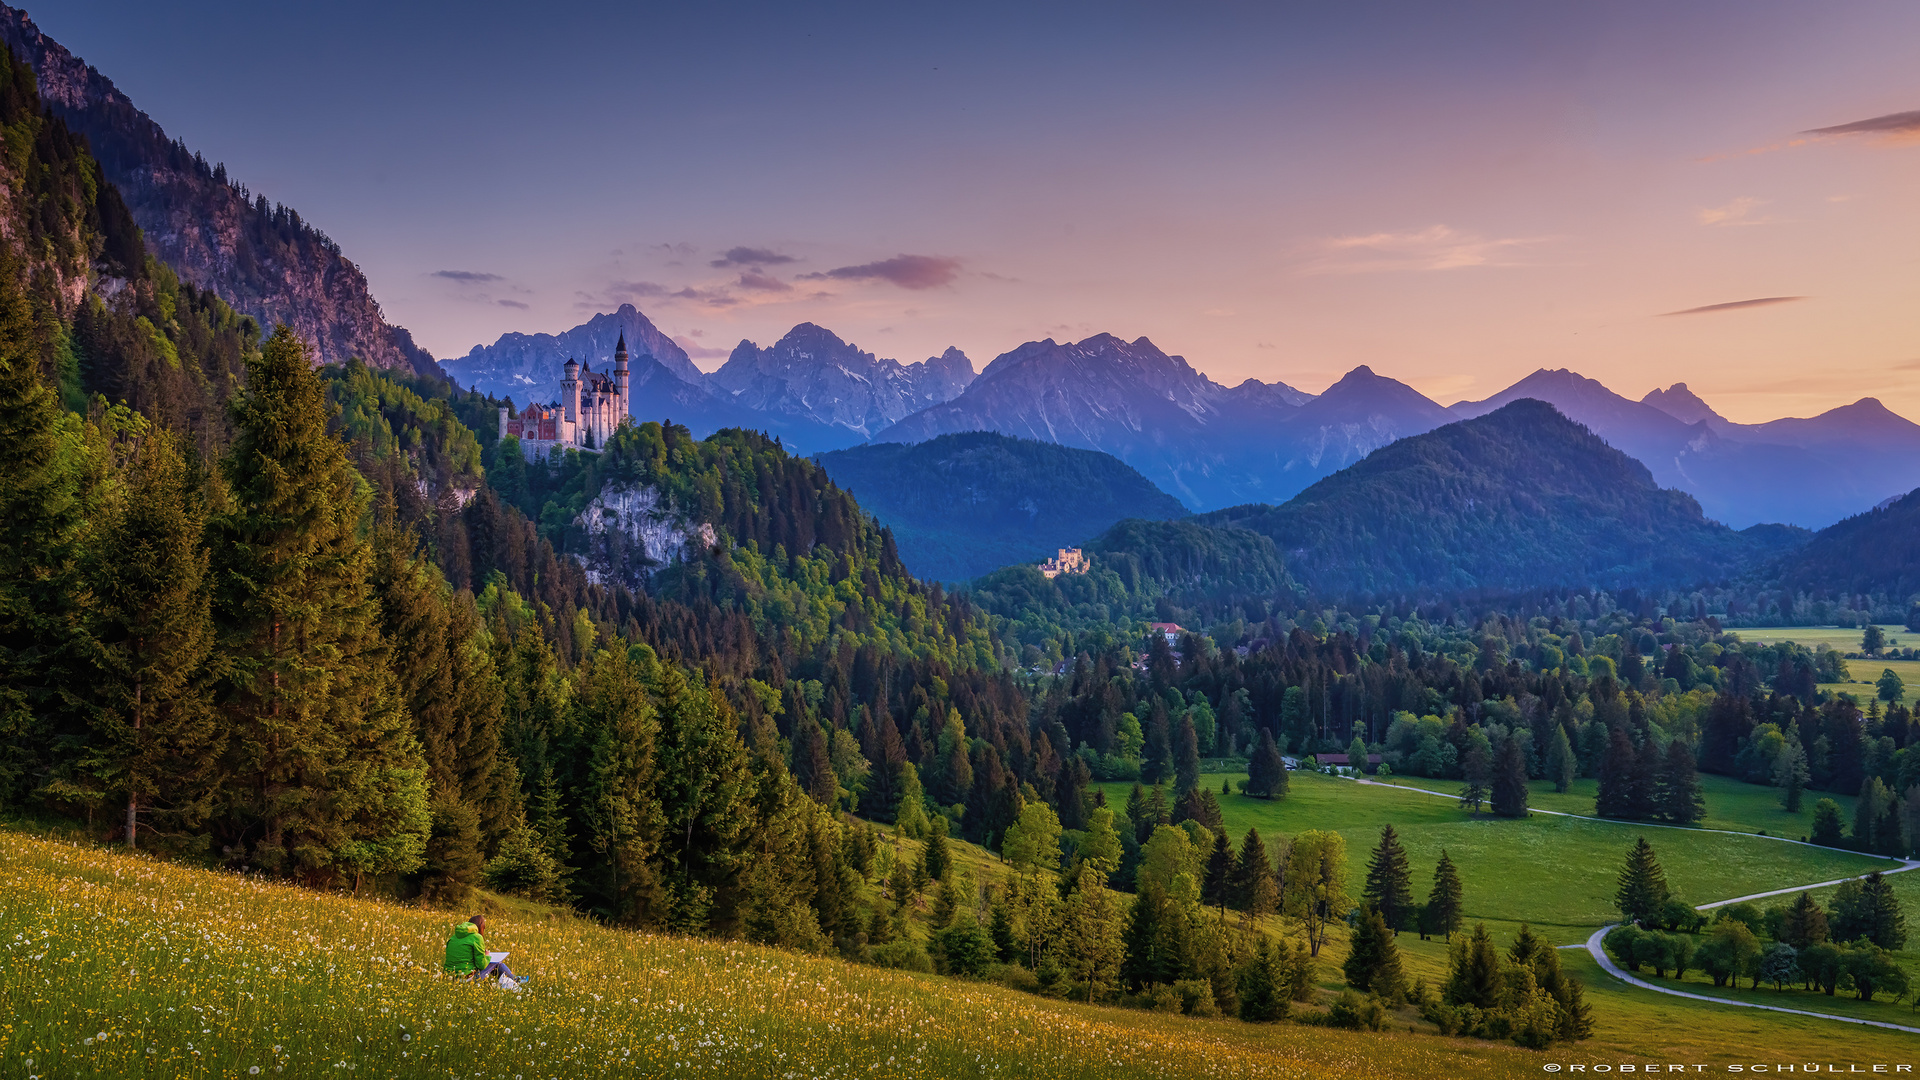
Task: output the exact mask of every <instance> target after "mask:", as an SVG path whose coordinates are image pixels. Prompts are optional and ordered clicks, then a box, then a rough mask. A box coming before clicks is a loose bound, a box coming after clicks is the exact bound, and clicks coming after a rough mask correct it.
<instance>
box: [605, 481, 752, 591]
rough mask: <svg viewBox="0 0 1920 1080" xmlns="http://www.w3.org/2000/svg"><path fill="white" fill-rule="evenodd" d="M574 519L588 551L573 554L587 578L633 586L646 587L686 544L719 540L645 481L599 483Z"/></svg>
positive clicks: (710, 528)
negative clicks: (637, 483)
mask: <svg viewBox="0 0 1920 1080" xmlns="http://www.w3.org/2000/svg"><path fill="white" fill-rule="evenodd" d="M574 523H575V524H576V525H578V526H580V527H581V528H582V529H583V530H585V532H586V535H587V550H586V551H585V552H584V553H579V554H576V555H575V556H574V557H575V558H576V559H579V560H580V564H581V565H582V566H584V567H586V571H587V580H589V581H591V582H593V583H595V584H602V583H608V582H616V583H619V584H621V585H625V586H626V587H628V588H630V589H634V590H636V591H644V590H645V589H646V587H647V579H648V578H649V577H651V576H652V575H653V574H654V573H655V572H656V571H659V570H661V569H663V568H665V567H666V566H667V565H669V564H671V563H672V562H674V561H675V560H677V559H681V558H684V557H685V556H686V555H687V553H688V551H689V549H693V550H699V549H700V548H703V547H712V546H713V545H714V544H715V543H716V542H718V536H717V534H716V533H715V532H714V531H713V526H712V525H709V524H707V523H706V522H698V523H694V522H689V521H687V520H686V519H685V518H684V517H682V516H681V515H680V514H678V513H676V512H675V511H674V509H673V507H672V506H670V505H669V504H668V502H667V500H666V499H665V498H664V497H662V495H661V494H660V491H659V490H658V489H657V488H653V487H646V486H629V485H609V486H607V487H606V488H603V489H602V490H601V492H600V494H598V495H596V496H594V499H593V501H592V502H590V503H588V504H587V507H586V509H585V510H583V511H581V513H580V516H579V517H578V518H576V519H575V521H574Z"/></svg>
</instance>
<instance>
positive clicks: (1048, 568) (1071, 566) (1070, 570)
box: [1040, 548, 1088, 579]
mask: <svg viewBox="0 0 1920 1080" xmlns="http://www.w3.org/2000/svg"><path fill="white" fill-rule="evenodd" d="M1087 566H1088V563H1087V557H1086V556H1085V555H1084V554H1081V551H1080V549H1079V548H1061V549H1060V553H1059V554H1058V555H1055V556H1054V557H1053V558H1051V559H1048V560H1047V561H1046V562H1043V563H1041V564H1040V574H1041V576H1043V577H1046V578H1050V579H1051V578H1056V577H1059V576H1060V575H1061V574H1084V573H1086V572H1087Z"/></svg>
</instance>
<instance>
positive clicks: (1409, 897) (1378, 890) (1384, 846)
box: [1360, 824, 1413, 989]
mask: <svg viewBox="0 0 1920 1080" xmlns="http://www.w3.org/2000/svg"><path fill="white" fill-rule="evenodd" d="M1360 895H1361V898H1362V899H1364V900H1365V901H1366V902H1367V903H1369V904H1371V905H1372V906H1373V909H1374V910H1375V911H1377V912H1379V913H1380V917H1381V918H1382V919H1384V920H1386V924H1387V929H1389V930H1392V931H1393V932H1394V933H1396V934H1397V933H1399V932H1400V931H1402V930H1408V929H1412V928H1413V872H1412V871H1411V870H1410V869H1409V868H1408V866H1407V850H1406V848H1404V847H1401V846H1400V836H1399V834H1398V833H1396V832H1394V831H1393V826H1392V825H1391V824H1388V825H1386V826H1385V827H1383V828H1382V829H1381V830H1380V842H1379V843H1378V844H1376V845H1374V849H1373V855H1372V856H1371V857H1370V858H1369V859H1368V860H1367V884H1366V887H1365V888H1364V889H1362V890H1361V893H1360ZM1362 989H1364V987H1363V988H1362Z"/></svg>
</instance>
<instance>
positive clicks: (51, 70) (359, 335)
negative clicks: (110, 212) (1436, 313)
mask: <svg viewBox="0 0 1920 1080" xmlns="http://www.w3.org/2000/svg"><path fill="white" fill-rule="evenodd" d="M0 42H4V44H5V45H6V46H8V47H9V48H10V49H12V50H13V51H14V52H15V53H16V55H18V56H20V57H22V58H23V59H25V60H26V61H27V62H28V63H29V64H31V65H32V67H33V69H34V76H35V83H36V86H37V89H38V91H39V93H40V95H41V97H42V98H43V99H44V101H45V103H46V106H47V108H48V109H49V111H51V112H52V113H53V114H54V115H55V116H56V117H58V118H59V119H61V120H63V121H64V122H65V123H66V124H67V125H68V126H69V127H71V128H72V129H73V130H74V131H76V132H77V133H79V134H81V135H82V136H84V137H85V139H86V140H87V143H88V145H89V147H90V149H91V152H92V154H93V155H94V157H95V159H96V160H97V161H98V162H99V167H100V170H101V174H102V177H103V178H104V179H105V180H106V181H108V182H109V183H110V184H111V185H113V186H114V187H115V188H116V189H117V190H118V191H119V192H120V194H121V197H122V200H123V201H124V204H125V207H126V210H127V212H128V213H129V214H130V215H131V218H132V220H133V223H134V224H135V225H137V226H138V227H139V229H140V231H141V233H142V234H143V236H144V241H145V248H146V250H147V251H148V252H151V253H152V254H153V255H154V256H155V257H157V258H158V259H159V260H160V261H161V262H162V263H164V264H166V265H167V266H169V267H171V268H172V269H173V270H174V271H175V272H176V273H178V274H179V276H180V277H181V278H182V279H183V280H185V281H187V282H190V283H192V284H193V285H195V286H196V287H197V288H200V289H204V290H207V291H209V292H211V293H213V294H215V295H217V296H218V297H219V298H220V299H222V300H223V301H225V302H226V303H228V304H230V305H232V307H233V308H234V309H236V310H237V311H239V312H241V313H243V314H246V315H250V316H252V317H253V318H254V319H256V320H257V321H259V322H260V323H261V324H262V325H266V326H271V325H273V324H277V323H285V324H287V325H289V326H290V327H292V328H293V329H294V330H295V331H296V332H297V333H299V334H300V335H301V336H302V337H303V338H306V339H307V340H308V341H309V342H311V343H312V344H313V345H314V348H315V359H316V361H317V362H321V363H335V362H341V361H344V360H346V359H348V358H350V357H356V356H357V357H360V358H362V359H365V360H367V361H368V362H369V363H371V364H373V365H374V366H378V367H388V368H407V369H411V370H413V371H416V372H420V373H426V374H435V375H437V374H440V373H441V368H440V366H438V365H436V363H435V361H434V359H433V357H432V356H430V355H429V354H428V353H427V352H426V351H425V350H423V349H421V348H419V347H418V346H417V345H415V344H414V342H413V340H412V338H411V336H410V335H409V334H408V333H407V331H406V330H404V329H403V328H400V327H397V326H393V325H392V324H390V323H388V322H387V321H386V320H385V317H384V315H383V314H382V312H381V310H380V306H379V304H378V303H377V302H376V301H375V299H374V297H373V296H372V294H371V292H370V290H369V288H368V285H367V281H366V277H365V275H364V274H362V273H361V271H360V270H359V268H358V267H357V266H355V265H354V264H353V263H352V262H351V261H350V260H349V259H348V258H346V256H345V255H344V254H343V253H342V252H341V250H340V248H339V246H338V245H337V244H335V243H334V242H333V241H331V240H330V239H328V238H327V237H326V236H325V235H324V234H323V233H321V232H320V231H319V230H317V229H316V228H314V227H313V226H312V225H311V224H310V223H308V222H306V221H304V220H303V219H302V218H301V217H300V215H299V213H298V212H297V211H295V210H294V209H292V208H290V207H286V206H282V205H278V204H273V203H270V202H269V200H268V199H267V197H266V196H265V195H263V194H259V193H254V192H251V191H249V190H248V189H247V187H246V186H245V185H244V184H242V183H240V182H239V181H238V180H237V179H235V178H234V177H231V176H229V175H228V174H227V171H226V169H225V167H224V166H223V165H219V164H213V165H209V164H208V163H207V162H206V161H205V160H204V159H203V158H202V157H201V156H200V155H198V154H195V153H193V152H192V151H191V150H190V149H189V148H188V147H187V146H186V145H185V144H184V143H182V142H180V141H178V140H176V139H170V138H169V137H168V136H167V134H166V133H165V131H164V130H163V129H162V128H161V127H160V125H159V124H158V123H156V122H155V121H154V120H153V119H152V118H151V117H149V116H148V115H147V114H146V113H144V112H142V111H140V109H139V108H137V107H136V106H135V105H134V104H133V102H132V101H130V100H129V99H128V98H127V96H126V95H125V94H124V93H123V92H122V91H120V90H119V89H118V88H117V87H115V86H114V84H113V82H112V81H111V80H109V79H108V78H107V77H106V76H105V75H103V74H101V73H100V72H98V71H97V70H95V69H93V68H92V67H90V66H88V65H87V64H85V63H84V62H83V61H81V60H80V59H79V58H77V57H75V56H74V55H73V54H72V53H71V52H70V51H69V50H67V49H66V48H65V47H63V46H61V45H60V44H59V43H58V42H56V41H54V40H52V39H51V38H48V37H47V36H46V35H44V34H42V33H41V32H40V31H39V29H38V28H37V27H36V26H35V25H34V23H33V22H32V20H31V19H30V18H29V17H28V16H27V15H26V13H24V12H22V11H20V10H18V9H16V8H13V7H10V6H7V5H5V4H0ZM622 334H625V335H626V337H627V340H628V343H629V345H630V347H631V349H632V352H633V382H632V385H633V394H634V398H635V403H634V406H633V412H634V415H635V416H636V417H638V418H642V419H650V418H655V417H657V418H662V419H673V420H675V421H676V422H679V423H683V424H686V425H687V426H688V427H690V428H692V429H693V430H694V431H695V432H696V433H697V434H706V433H709V432H711V431H713V430H717V429H719V428H722V427H748V428H757V429H761V430H765V431H768V432H770V433H772V434H775V435H778V436H780V437H781V438H782V439H783V440H784V441H785V442H787V443H788V444H789V445H790V446H792V447H793V448H794V449H795V450H798V451H802V452H805V453H819V452H822V451H829V450H835V449H841V448H846V447H851V446H856V445H859V444H861V443H864V442H875V443H914V442H922V441H926V440H928V439H932V438H935V437H937V436H940V435H945V434H954V433H960V432H967V431H995V432H1000V433H1002V434H1006V435H1011V436H1015V437H1018V438H1028V439H1036V440H1041V441H1045V442H1051V443H1056V444H1059V445H1062V446H1068V447H1074V448H1078V449H1086V450H1096V451H1102V452H1105V453H1110V454H1112V455H1113V456H1115V457H1116V458H1118V459H1120V461H1122V462H1124V463H1126V464H1127V465H1129V466H1131V467H1132V468H1134V469H1135V470H1137V471H1138V472H1139V473H1140V474H1142V475H1143V476H1145V477H1146V478H1147V479H1148V480H1150V481H1151V482H1152V483H1153V484H1155V485H1157V486H1158V488H1160V489H1161V490H1163V491H1165V492H1167V493H1169V494H1171V495H1173V496H1174V497H1176V498H1178V499H1179V500H1180V501H1181V502H1182V504H1183V505H1184V506H1185V507H1186V508H1188V509H1189V510H1192V511H1197V512H1208V511H1214V510H1219V509H1222V508H1226V507H1231V506H1236V505H1242V504H1249V503H1265V504H1279V503H1283V502H1285V501H1287V500H1289V499H1291V498H1293V497H1294V496H1295V495H1298V494H1299V493H1301V492H1302V491H1304V490H1306V489H1307V488H1308V487H1310V486H1311V485H1313V484H1315V483H1317V482H1318V481H1320V480H1322V479H1324V478H1326V477H1328V476H1330V475H1332V474H1334V473H1335V472H1337V471H1338V470H1340V469H1342V468H1344V467H1346V466H1349V465H1352V464H1354V463H1356V462H1359V461H1361V460H1362V459H1364V458H1366V457H1367V455H1368V454H1370V453H1372V452H1374V451H1376V450H1379V449H1380V448H1382V447H1385V446H1388V445H1389V444H1391V443H1393V442H1395V441H1396V440H1399V439H1403V438H1406V437H1409V436H1413V435H1418V434H1422V433H1425V432H1428V431H1432V430H1434V429H1435V428H1438V427H1440V426H1442V425H1444V424H1447V423H1449V422H1451V421H1453V420H1457V419H1467V418H1474V417H1478V416H1482V415H1485V414H1488V413H1490V412H1492V411H1495V410H1498V409H1499V408H1501V407H1503V406H1505V405H1507V404H1510V403H1512V402H1514V401H1517V400H1520V399H1523V398H1531V399H1535V400H1540V401H1545V402H1548V403H1550V404H1552V405H1553V406H1554V407H1555V408H1556V409H1558V410H1559V411H1560V412H1561V413H1562V414H1563V415H1565V416H1567V417H1568V418H1570V419H1572V420H1575V421H1577V422H1579V423H1580V424H1583V425H1585V426H1586V427H1587V428H1588V429H1590V430H1591V431H1592V432H1593V434H1595V435H1596V436H1598V437H1599V438H1600V439H1601V440H1603V441H1604V442H1606V443H1607V444H1608V445H1610V446H1612V447H1614V448H1616V449H1619V450H1622V451H1624V452H1625V453H1627V454H1628V455H1630V456H1631V457H1633V458H1634V459H1636V460H1638V461H1639V462H1640V463H1641V464H1643V465H1644V466H1645V467H1646V468H1647V469H1648V471H1649V473H1650V475H1651V476H1652V477H1653V480H1654V482H1655V483H1656V484H1658V485H1660V486H1662V487H1667V488H1673V489H1677V490H1680V491H1684V492H1686V493H1688V494H1690V495H1692V496H1693V497H1694V498H1695V499H1696V500H1697V501H1698V502H1699V504H1700V506H1701V508H1702V510H1703V511H1704V513H1705V515H1706V516H1707V517H1708V518H1710V519H1713V520H1717V521H1720V522H1723V523H1725V524H1727V525H1729V526H1732V527H1735V528H1744V527H1746V526H1749V525H1752V524H1757V523H1761V522H1781V523H1788V524H1792V525H1798V526H1804V527H1810V528H1819V527H1823V526H1826V525H1829V524H1832V523H1834V522H1836V521H1839V520H1841V519H1843V518H1846V517H1848V516H1849V515H1854V514H1858V513H1861V512H1863V511H1865V510H1866V509H1867V508H1869V507H1873V506H1876V505H1878V504H1881V503H1883V502H1886V501H1887V500H1889V499H1891V498H1896V497H1898V496H1900V495H1902V494H1904V493H1905V492H1907V491H1910V490H1912V489H1914V488H1915V487H1920V425H1916V424H1914V423H1912V422H1910V421H1908V420H1906V419H1904V418H1902V417H1900V416H1897V415H1895V414H1894V413H1892V412H1891V411H1889V410H1888V409H1886V408H1885V406H1884V405H1882V404H1881V403H1880V402H1879V401H1878V400H1876V399H1873V398H1865V399H1862V400H1860V401H1858V402H1855V403H1853V404H1851V405H1848V406H1844V407H1842V408H1838V409H1833V410H1829V411H1828V412H1825V413H1822V414H1820V415H1819V416H1815V417H1810V418H1788V419H1781V420H1774V421H1770V422H1767V423H1762V424H1737V423H1734V422H1732V421H1730V420H1727V419H1726V418H1725V417H1724V416H1722V415H1720V414H1719V413H1718V412H1717V411H1716V410H1715V409H1714V408H1713V407H1712V406H1711V405H1710V404H1708V403H1707V402H1706V401H1704V400H1702V399H1701V398H1700V397H1699V396H1698V395H1697V394H1694V393H1693V392H1692V391H1691V390H1689V389H1688V387H1687V386H1686V385H1685V384H1684V383H1676V384H1674V385H1673V386H1670V387H1667V388H1664V389H1660V390H1656V391H1653V392H1652V393H1649V394H1647V395H1646V396H1645V397H1644V398H1642V399H1641V400H1639V401H1634V400H1632V399H1629V398H1626V397H1623V396H1621V395H1619V394H1616V393H1614V392H1613V391H1612V390H1610V389H1608V388H1607V387H1606V386H1604V385H1602V384H1601V383H1600V382H1598V381H1596V380H1593V379H1589V378H1586V377H1584V376H1582V375H1579V374H1577V373H1575V372H1571V371H1566V370H1545V369H1543V370H1540V371H1536V372H1534V373H1533V374H1531V375H1529V376H1527V377H1526V378H1524V379H1522V380H1520V381H1519V382H1518V383H1515V384H1514V385H1513V386H1511V387H1508V388H1507V389H1505V390H1503V391H1501V392H1500V393H1498V394H1495V395H1493V396H1492V397H1490V398H1487V399H1485V400H1481V401H1465V402H1459V403H1456V404H1454V405H1452V406H1450V407H1446V408H1443V407H1441V406H1440V405H1439V404H1438V403H1437V402H1434V401H1432V400H1430V399H1428V398H1427V397H1425V396H1423V395H1421V394H1420V393H1418V392H1417V391H1415V390H1414V389H1413V388H1411V387H1409V386H1407V385H1405V384H1404V383H1400V382H1398V381H1395V380H1393V379H1390V378H1386V377H1383V376H1380V375H1378V374H1376V373H1375V372H1373V371H1372V370H1371V369H1369V368H1367V367H1364V366H1363V367H1358V368H1355V369H1354V370H1353V371H1351V372H1349V373H1348V374H1347V375H1346V376H1345V377H1343V378H1342V379H1340V380H1339V381H1338V382H1336V383H1335V384H1334V385H1333V386H1331V387H1329V388H1328V389H1327V390H1326V391H1325V392H1323V393H1321V394H1317V395H1316V394H1311V393H1306V392H1303V391H1301V390H1299V389H1296V388H1294V387H1291V386H1288V385H1287V384H1285V383H1280V382H1274V383H1263V382H1260V381H1258V380H1247V381H1245V382H1243V383H1241V384H1240V385H1237V386H1233V387H1228V386H1224V385H1221V384H1219V383H1216V382H1214V381H1213V380H1211V379H1210V378H1208V377H1207V376H1206V375H1205V374H1204V373H1203V372H1201V371H1199V370H1198V369H1196V368H1195V367H1194V366H1193V365H1192V364H1190V363H1189V362H1188V361H1187V360H1186V359H1184V358H1183V357H1180V356H1172V355H1168V354H1167V353H1165V352H1163V351H1162V350H1161V349H1160V348H1158V347H1157V346H1156V345H1155V344H1154V343H1153V342H1152V341H1150V340H1148V339H1146V338H1137V339H1135V340H1133V341H1125V340H1122V339H1120V338H1118V337H1115V336H1113V335H1110V334H1098V335H1095V336H1093V337H1089V338H1086V339H1084V340H1082V341H1078V342H1067V343H1061V342H1056V341H1053V340H1051V339H1048V340H1043V341H1034V342H1027V343H1025V344H1023V345H1020V346H1019V347H1017V348H1015V349H1013V350H1011V351H1009V352H1007V353H1004V354H1003V355H1001V356H999V357H998V358H996V359H995V360H994V361H993V362H992V363H990V364H988V365H987V367H986V369H985V370H984V371H982V372H981V373H980V375H979V376H978V377H977V378H976V377H975V376H974V373H973V370H974V369H973V365H972V363H971V361H969V360H968V359H967V357H966V356H965V355H964V354H963V353H961V352H960V351H959V350H958V349H948V350H946V351H945V352H944V353H943V354H941V355H940V356H937V357H932V358H929V359H927V360H925V361H922V362H919V363H910V364H903V363H900V362H898V361H895V360H891V359H885V358H880V357H877V356H875V355H874V354H872V353H870V352H865V351H863V350H861V349H859V348H857V347H856V346H854V345H852V344H849V343H847V342H845V341H843V340H842V339H841V338H839V337H838V336H836V335H835V334H833V333H832V332H831V331H829V330H827V329H825V328H823V327H820V326H818V325H816V324H813V323H802V324H800V325H798V326H796V327H794V328H793V329H792V330H791V331H789V332H788V333H787V334H786V335H785V336H783V337H782V338H781V339H780V340H778V341H776V342H775V343H773V344H772V345H770V346H767V347H764V348H763V347H761V346H759V345H756V344H755V343H753V342H751V341H742V342H741V343H740V344H739V345H738V346H737V347H736V348H735V349H734V350H733V351H732V354H731V355H730V356H729V357H728V359H727V361H726V363H725V365H724V366H723V367H721V368H720V370H718V371H716V372H713V373H711V374H707V373H703V372H701V371H700V370H699V369H698V368H697V367H696V366H695V365H694V364H693V362H692V361H691V359H690V358H689V357H688V356H687V354H686V352H685V350H684V349H682V348H681V347H680V346H678V345H677V344H675V343H674V342H673V340H672V339H671V338H669V337H668V336H667V335H665V334H664V333H662V332H661V331H660V330H659V329H658V328H657V327H655V326H653V324H652V323H651V322H650V321H649V320H648V319H647V318H646V316H645V315H643V314H642V313H640V312H639V311H637V310H636V309H634V308H632V307H631V306H628V307H623V308H621V309H620V310H619V311H616V312H613V313H610V314H604V315H598V316H595V317H594V318H593V319H592V320H589V321H588V322H587V323H585V324H583V325H582V326H579V327H575V328H574V329H573V330H570V331H567V332H566V333H563V334H558V335H545V334H537V335H525V334H508V335H505V336H503V337H502V338H500V339H499V340H498V341H496V342H494V343H493V344H492V345H488V346H481V347H476V348H475V349H473V350H472V351H471V352H469V353H468V355H467V356H466V357H463V358H461V359H459V360H456V361H450V362H449V363H448V365H447V367H446V372H447V373H449V374H452V375H454V377H456V378H458V379H459V380H460V381H462V382H463V383H466V384H468V385H471V386H474V387H476V388H477V389H479V390H482V391H483V392H486V393H489V394H493V395H496V396H499V397H503V398H504V397H512V398H513V399H514V400H515V401H516V402H519V403H525V402H529V401H546V400H552V399H553V398H554V397H556V396H557V391H558V383H557V380H558V374H559V370H560V366H561V365H562V364H563V363H564V362H565V361H566V359H568V358H569V357H570V356H572V357H577V358H579V359H581V360H583V361H585V362H587V363H588V364H589V365H596V366H597V365H598V364H602V363H608V362H610V360H611V346H612V342H613V341H615V340H618V338H619V337H620V335H622Z"/></svg>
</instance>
